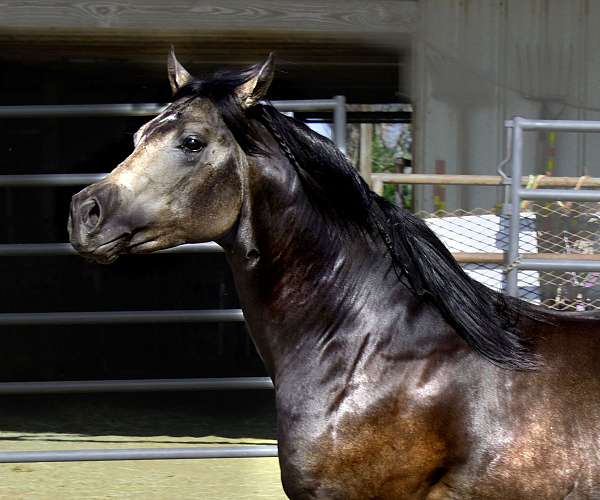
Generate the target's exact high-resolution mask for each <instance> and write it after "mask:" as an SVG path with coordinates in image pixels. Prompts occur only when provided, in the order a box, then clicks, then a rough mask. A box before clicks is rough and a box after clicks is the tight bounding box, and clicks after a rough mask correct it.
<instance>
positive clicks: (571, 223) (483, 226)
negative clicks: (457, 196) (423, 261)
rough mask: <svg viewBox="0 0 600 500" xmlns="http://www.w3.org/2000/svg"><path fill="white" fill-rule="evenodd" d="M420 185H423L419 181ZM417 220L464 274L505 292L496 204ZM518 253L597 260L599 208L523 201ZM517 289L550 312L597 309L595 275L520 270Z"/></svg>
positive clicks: (503, 220)
mask: <svg viewBox="0 0 600 500" xmlns="http://www.w3.org/2000/svg"><path fill="white" fill-rule="evenodd" d="M430 177H433V176H430ZM456 177H465V176H456ZM400 179H402V182H400ZM410 179H411V176H399V177H398V180H394V179H390V178H386V180H385V182H386V183H387V182H390V183H393V184H401V183H402V184H410ZM499 182H500V181H499ZM419 183H420V184H426V182H423V179H421V180H419ZM448 184H451V183H448ZM455 187H457V186H455ZM467 187H468V186H464V185H462V186H461V188H462V189H465V188H467ZM470 187H471V188H473V186H470ZM476 187H480V186H476ZM496 189H498V188H496ZM490 194H492V193H490ZM490 198H491V199H492V200H493V199H494V197H493V196H491V197H490ZM417 215H418V216H419V217H421V218H423V219H424V220H425V221H426V223H427V224H428V225H429V227H430V228H431V229H432V230H433V231H434V232H435V233H436V234H437V236H438V237H439V238H440V239H441V240H442V241H443V242H444V244H445V245H446V246H447V247H448V249H449V250H450V251H451V252H452V253H453V254H454V256H455V258H456V259H457V260H458V261H459V262H460V263H461V265H462V266H463V268H464V269H465V271H466V272H467V274H469V275H470V276H471V277H472V278H474V279H476V280H478V281H480V282H481V283H483V284H485V285H487V286H489V287H490V288H493V289H495V290H503V289H504V288H505V273H506V270H507V265H506V263H505V255H504V252H505V251H506V250H507V248H508V234H509V223H510V221H509V216H508V215H505V214H503V210H502V206H501V205H498V206H494V207H490V208H476V209H473V210H462V209H457V210H436V211H435V212H429V211H419V212H417ZM519 254H520V259H521V260H525V259H527V258H540V257H541V258H552V259H557V260H560V259H565V258H569V259H573V258H574V259H577V260H581V261H586V260H600V203H597V202H559V201H553V202H523V203H522V205H521V219H520V231H519ZM518 288H519V293H520V296H521V298H523V299H525V300H527V301H529V302H532V303H535V304H542V305H545V306H547V307H551V308H553V309H557V310H572V311H583V310H600V273H598V272H574V271H569V272H563V271H561V272H557V271H553V272H549V271H526V270H521V271H519V273H518Z"/></svg>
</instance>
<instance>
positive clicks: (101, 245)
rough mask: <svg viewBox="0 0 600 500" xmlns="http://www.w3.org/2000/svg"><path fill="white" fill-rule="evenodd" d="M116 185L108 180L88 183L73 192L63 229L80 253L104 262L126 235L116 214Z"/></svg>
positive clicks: (113, 257)
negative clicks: (66, 222)
mask: <svg viewBox="0 0 600 500" xmlns="http://www.w3.org/2000/svg"><path fill="white" fill-rule="evenodd" d="M119 205H120V197H119V189H118V187H117V186H115V185H114V184H112V183H108V182H99V183H96V184H92V185H91V186H88V187H87V188H85V189H83V190H82V191H80V192H79V193H77V194H76V195H74V196H73V198H72V199H71V208H70V212H69V221H68V224H67V229H68V231H69V238H70V241H71V245H73V247H74V248H75V250H77V251H78V252H79V253H80V254H82V255H83V256H84V257H86V258H88V259H91V260H94V261H96V262H99V263H103V264H108V263H110V262H112V261H113V260H115V259H116V258H117V256H118V255H119V253H120V251H121V250H122V248H123V247H124V246H125V244H126V243H127V241H128V239H129V237H130V231H129V229H128V228H127V227H126V226H125V225H124V224H123V223H122V222H121V221H120V217H118V216H117V214H118V212H119V210H118V207H119Z"/></svg>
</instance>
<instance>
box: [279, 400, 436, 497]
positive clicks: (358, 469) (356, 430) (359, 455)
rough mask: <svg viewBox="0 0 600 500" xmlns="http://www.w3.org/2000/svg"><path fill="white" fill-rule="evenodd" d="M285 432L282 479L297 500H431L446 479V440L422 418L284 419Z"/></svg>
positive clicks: (373, 415)
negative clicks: (433, 488)
mask: <svg viewBox="0 0 600 500" xmlns="http://www.w3.org/2000/svg"><path fill="white" fill-rule="evenodd" d="M280 418H281V417H280ZM280 429H281V432H280V434H281V435H280V444H279V446H280V462H281V472H282V479H283V483H284V487H285V489H286V492H287V494H288V495H289V496H290V498H292V499H305V498H311V499H316V498H327V499H348V500H351V499H369V498H373V499H375V498H377V499H395V500H400V499H404V498H407V499H408V498H410V499H418V498H426V496H427V494H428V492H429V489H430V486H431V484H432V481H433V482H435V478H436V475H439V474H442V475H443V471H442V470H441V468H440V464H441V463H442V462H443V460H444V457H445V456H446V446H445V442H444V440H443V439H442V438H441V437H440V436H439V435H438V434H437V433H436V432H434V431H432V430H431V426H430V425H429V423H428V422H427V421H426V420H425V419H423V418H421V416H420V415H402V416H399V415H397V413H394V412H389V411H388V412H384V411H379V410H378V411H373V412H370V413H368V414H359V413H356V414H348V415H345V416H344V417H343V418H341V419H339V420H338V419H335V417H334V416H330V418H329V419H324V418H322V419H321V418H295V419H294V421H293V422H289V421H286V417H285V416H284V417H283V421H281V420H280Z"/></svg>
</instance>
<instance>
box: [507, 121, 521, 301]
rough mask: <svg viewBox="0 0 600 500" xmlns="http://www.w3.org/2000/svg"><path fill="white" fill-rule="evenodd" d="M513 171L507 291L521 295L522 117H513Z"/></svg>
mask: <svg viewBox="0 0 600 500" xmlns="http://www.w3.org/2000/svg"><path fill="white" fill-rule="evenodd" d="M512 139H513V141H512V172H511V176H512V177H511V190H510V226H509V232H508V254H507V260H508V262H507V263H506V264H507V265H508V270H507V273H506V292H507V293H508V294H509V295H512V296H513V297H518V296H519V286H518V277H519V269H518V268H517V260H518V258H519V229H520V224H521V175H522V172H523V129H522V127H521V118H520V117H518V116H517V117H515V118H514V119H513V138H512Z"/></svg>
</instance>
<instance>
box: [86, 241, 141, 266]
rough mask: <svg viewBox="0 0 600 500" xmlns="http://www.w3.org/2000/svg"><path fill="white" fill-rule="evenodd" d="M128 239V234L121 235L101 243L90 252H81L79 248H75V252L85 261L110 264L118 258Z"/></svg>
mask: <svg viewBox="0 0 600 500" xmlns="http://www.w3.org/2000/svg"><path fill="white" fill-rule="evenodd" d="M128 237H129V235H128V234H121V235H119V236H117V237H116V238H113V239H112V240H109V241H105V242H104V243H101V244H100V245H98V246H97V247H96V248H94V249H93V250H91V251H83V250H82V249H81V248H77V251H79V252H80V253H81V254H82V255H83V257H85V258H86V259H89V260H93V261H95V262H98V263H100V264H110V263H111V262H113V261H114V260H115V259H116V258H117V257H118V256H119V251H120V250H121V249H122V248H123V246H124V245H125V242H126V241H127V239H128Z"/></svg>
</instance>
